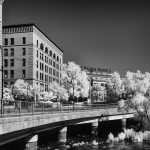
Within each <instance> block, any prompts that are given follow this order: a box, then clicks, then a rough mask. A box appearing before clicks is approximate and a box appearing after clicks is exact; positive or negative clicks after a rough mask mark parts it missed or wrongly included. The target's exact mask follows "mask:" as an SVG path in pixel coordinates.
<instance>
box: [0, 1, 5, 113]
mask: <svg viewBox="0 0 150 150" xmlns="http://www.w3.org/2000/svg"><path fill="white" fill-rule="evenodd" d="M3 2H4V0H0V26H1V28H0V32H1V33H2V24H3V22H2V5H3ZM0 53H1V58H0V59H1V60H0V61H1V79H0V80H1V88H2V89H1V92H2V93H1V114H3V101H2V100H3V49H2V34H1V36H0Z"/></svg>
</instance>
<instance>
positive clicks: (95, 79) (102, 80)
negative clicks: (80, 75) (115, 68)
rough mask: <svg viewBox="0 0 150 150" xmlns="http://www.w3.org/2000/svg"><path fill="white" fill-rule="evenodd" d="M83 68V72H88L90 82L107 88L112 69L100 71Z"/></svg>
mask: <svg viewBox="0 0 150 150" xmlns="http://www.w3.org/2000/svg"><path fill="white" fill-rule="evenodd" d="M81 68H82V70H84V71H86V73H87V75H88V76H89V80H90V81H92V84H99V85H101V86H105V85H106V84H107V81H108V79H109V78H110V76H111V70H110V69H100V68H92V67H86V66H84V67H81Z"/></svg>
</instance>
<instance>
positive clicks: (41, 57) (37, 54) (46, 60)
mask: <svg viewBox="0 0 150 150" xmlns="http://www.w3.org/2000/svg"><path fill="white" fill-rule="evenodd" d="M39 54H40V60H42V61H44V55H43V53H41V52H40V53H39V52H38V50H37V51H36V56H37V58H39ZM45 62H46V63H49V64H50V63H51V62H52V60H51V59H50V58H49V59H48V57H47V56H45ZM58 63H59V61H58ZM60 63H61V59H60Z"/></svg>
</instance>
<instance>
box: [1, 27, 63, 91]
mask: <svg viewBox="0 0 150 150" xmlns="http://www.w3.org/2000/svg"><path fill="white" fill-rule="evenodd" d="M3 56H4V57H3V64H4V85H5V86H6V85H7V86H11V85H12V84H14V82H15V81H16V80H17V79H24V80H25V81H27V82H28V83H29V84H31V85H33V86H34V87H35V86H40V87H41V89H42V91H48V86H49V85H50V83H52V82H53V81H56V82H58V83H59V84H60V83H61V65H62V63H63V51H62V50H61V49H60V48H59V47H58V46H57V45H56V44H55V43H54V42H53V41H52V40H51V39H50V38H49V37H47V36H46V35H45V34H44V33H43V32H42V31H41V30H40V29H39V28H38V27H37V26H36V25H34V24H22V25H10V26H4V27H3Z"/></svg>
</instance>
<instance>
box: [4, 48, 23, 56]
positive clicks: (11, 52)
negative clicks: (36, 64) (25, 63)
mask: <svg viewBox="0 0 150 150" xmlns="http://www.w3.org/2000/svg"><path fill="white" fill-rule="evenodd" d="M22 55H23V56H25V55H26V48H22ZM4 56H14V48H11V49H10V55H9V52H8V49H4Z"/></svg>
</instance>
